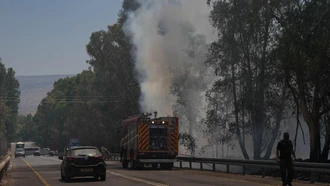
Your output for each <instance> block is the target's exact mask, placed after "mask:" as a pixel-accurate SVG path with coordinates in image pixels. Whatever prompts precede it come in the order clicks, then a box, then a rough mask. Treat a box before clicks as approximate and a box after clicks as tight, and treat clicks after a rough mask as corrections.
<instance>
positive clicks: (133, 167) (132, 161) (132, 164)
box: [130, 158, 136, 169]
mask: <svg viewBox="0 0 330 186" xmlns="http://www.w3.org/2000/svg"><path fill="white" fill-rule="evenodd" d="M130 165H131V169H136V164H135V161H134V160H133V158H131V162H130Z"/></svg>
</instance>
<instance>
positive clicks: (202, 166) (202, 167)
mask: <svg viewBox="0 0 330 186" xmlns="http://www.w3.org/2000/svg"><path fill="white" fill-rule="evenodd" d="M200 164H201V170H203V163H202V162H201V163H200Z"/></svg>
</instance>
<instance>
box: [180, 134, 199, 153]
mask: <svg viewBox="0 0 330 186" xmlns="http://www.w3.org/2000/svg"><path fill="white" fill-rule="evenodd" d="M196 142H197V139H196V138H194V137H193V136H191V135H190V134H188V133H186V132H183V133H180V134H179V144H180V145H183V147H184V148H185V149H186V150H187V151H189V152H190V154H194V152H195V149H196V148H197V145H196Z"/></svg>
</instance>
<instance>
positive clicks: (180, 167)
mask: <svg viewBox="0 0 330 186" xmlns="http://www.w3.org/2000/svg"><path fill="white" fill-rule="evenodd" d="M180 168H181V169H182V161H180Z"/></svg>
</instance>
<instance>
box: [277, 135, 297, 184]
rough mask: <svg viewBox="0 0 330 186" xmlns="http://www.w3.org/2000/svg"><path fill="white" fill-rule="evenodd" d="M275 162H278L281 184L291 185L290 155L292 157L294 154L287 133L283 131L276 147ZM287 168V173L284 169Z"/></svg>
mask: <svg viewBox="0 0 330 186" xmlns="http://www.w3.org/2000/svg"><path fill="white" fill-rule="evenodd" d="M276 150H277V151H276V155H277V162H278V163H279V164H280V172H281V179H282V182H283V186H286V185H289V186H292V185H291V182H292V179H293V165H292V155H293V157H294V159H295V158H296V155H295V153H294V151H293V144H292V141H291V140H290V139H289V133H287V132H285V133H284V134H283V139H282V140H281V141H279V142H278V144H277V148H276ZM287 170H288V175H286V171H287Z"/></svg>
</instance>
